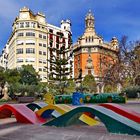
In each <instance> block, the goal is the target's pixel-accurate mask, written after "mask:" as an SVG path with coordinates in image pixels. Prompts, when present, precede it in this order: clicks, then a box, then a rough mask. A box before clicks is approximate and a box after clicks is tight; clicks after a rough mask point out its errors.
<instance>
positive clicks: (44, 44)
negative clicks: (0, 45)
mask: <svg viewBox="0 0 140 140" xmlns="http://www.w3.org/2000/svg"><path fill="white" fill-rule="evenodd" d="M67 22H68V20H67V21H63V23H61V27H56V26H53V25H51V24H48V23H47V22H46V17H45V15H44V14H42V13H37V14H34V13H33V12H32V11H31V10H30V9H28V8H27V7H23V8H22V9H20V11H19V15H18V17H16V19H15V21H14V22H13V25H12V33H11V35H10V38H9V40H8V42H7V46H8V58H7V68H8V69H13V68H17V69H18V68H21V66H22V65H28V64H30V65H32V66H33V67H34V69H35V70H36V72H38V73H39V75H40V78H41V79H42V82H47V81H48V80H49V79H48V72H49V71H48V70H47V68H48V67H50V65H49V62H48V59H50V52H49V49H48V48H49V47H51V46H50V40H51V37H52V39H53V42H51V43H52V45H53V47H56V39H55V38H54V36H56V35H57V32H61V33H63V34H64V38H65V40H66V42H65V44H66V46H68V38H69V34H70V33H71V32H70V25H71V24H70V23H67ZM68 25H69V26H68ZM67 26H68V27H67ZM70 35H71V34H70ZM49 69H50V68H49Z"/></svg>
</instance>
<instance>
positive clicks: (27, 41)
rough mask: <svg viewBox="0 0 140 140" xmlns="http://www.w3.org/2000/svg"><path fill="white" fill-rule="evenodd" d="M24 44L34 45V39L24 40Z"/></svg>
mask: <svg viewBox="0 0 140 140" xmlns="http://www.w3.org/2000/svg"><path fill="white" fill-rule="evenodd" d="M26 45H35V41H34V40H26Z"/></svg>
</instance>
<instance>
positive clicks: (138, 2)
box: [0, 0, 140, 51]
mask: <svg viewBox="0 0 140 140" xmlns="http://www.w3.org/2000/svg"><path fill="white" fill-rule="evenodd" d="M23 6H27V7H29V8H30V9H31V10H32V11H33V12H34V13H37V12H38V11H40V12H42V13H44V14H45V15H46V20H47V22H48V23H50V24H54V25H56V26H59V25H60V21H61V20H62V19H70V20H71V22H72V32H73V42H75V41H76V40H77V38H78V37H79V36H81V35H82V34H83V32H84V28H85V25H84V18H85V15H86V13H87V12H88V10H89V9H91V11H92V12H93V14H94V17H95V29H96V32H97V33H98V34H99V35H101V36H102V37H103V38H104V40H105V41H110V40H111V38H112V37H113V36H116V37H117V38H119V39H120V38H121V36H123V35H127V36H128V38H129V40H131V41H133V40H139V39H140V0H69V1H68V0H0V51H1V50H2V48H3V47H4V46H5V44H6V42H7V40H8V38H9V36H10V33H11V31H12V23H13V21H14V19H15V17H16V16H18V13H19V9H20V8H22V7H23Z"/></svg>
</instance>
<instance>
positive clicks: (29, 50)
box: [26, 48, 35, 53]
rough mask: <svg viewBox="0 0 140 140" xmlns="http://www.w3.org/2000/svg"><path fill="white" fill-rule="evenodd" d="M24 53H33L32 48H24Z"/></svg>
mask: <svg viewBox="0 0 140 140" xmlns="http://www.w3.org/2000/svg"><path fill="white" fill-rule="evenodd" d="M26 53H35V49H34V48H26Z"/></svg>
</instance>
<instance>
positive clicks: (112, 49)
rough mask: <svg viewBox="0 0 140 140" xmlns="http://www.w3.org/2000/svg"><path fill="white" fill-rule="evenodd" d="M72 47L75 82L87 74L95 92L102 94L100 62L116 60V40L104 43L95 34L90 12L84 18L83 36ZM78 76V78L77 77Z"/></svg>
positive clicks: (92, 17)
mask: <svg viewBox="0 0 140 140" xmlns="http://www.w3.org/2000/svg"><path fill="white" fill-rule="evenodd" d="M73 46H74V47H73V48H74V77H75V79H76V81H77V82H79V81H80V79H79V78H82V79H83V78H84V77H85V76H86V75H87V74H92V75H93V76H94V77H95V80H96V84H97V92H103V90H104V84H103V82H102V77H103V74H104V71H103V69H104V68H103V67H102V61H103V59H104V60H107V61H106V62H109V61H112V62H113V63H114V62H115V60H116V57H117V53H118V40H117V39H116V38H115V37H114V38H112V40H111V41H110V42H108V43H107V42H104V40H103V38H102V37H101V36H99V35H97V34H96V32H95V19H94V16H93V14H92V13H91V11H89V12H88V13H87V15H86V17H85V31H84V34H83V35H82V36H81V37H79V38H78V40H77V42H76V43H75V44H74V45H73ZM79 76H80V77H79Z"/></svg>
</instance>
